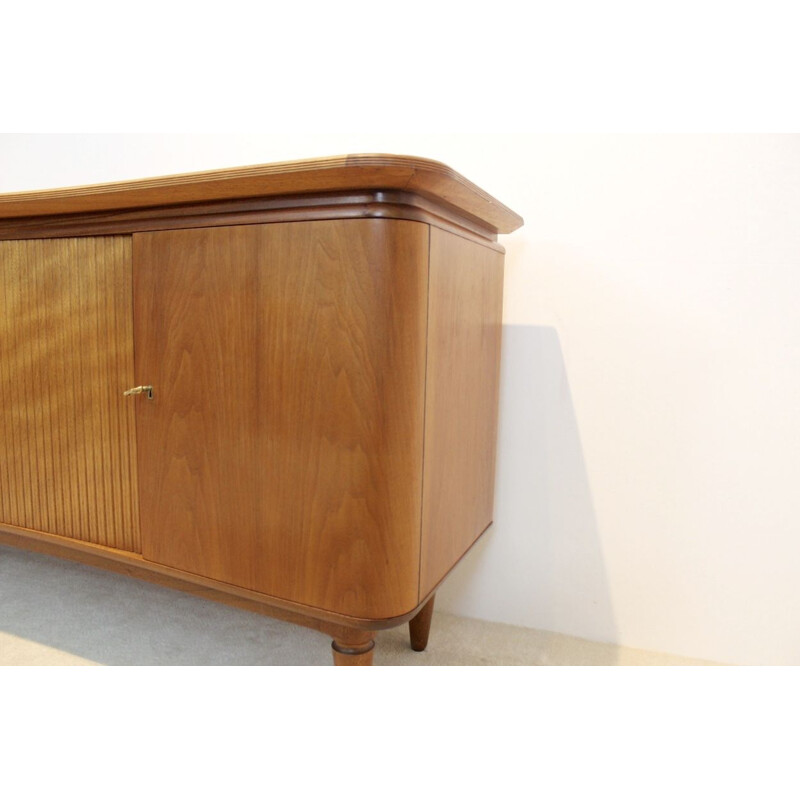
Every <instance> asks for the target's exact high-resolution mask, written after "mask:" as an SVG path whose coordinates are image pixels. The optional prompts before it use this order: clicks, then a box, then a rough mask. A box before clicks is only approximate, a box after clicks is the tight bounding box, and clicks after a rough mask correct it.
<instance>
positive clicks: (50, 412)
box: [0, 236, 141, 552]
mask: <svg viewBox="0 0 800 800" xmlns="http://www.w3.org/2000/svg"><path fill="white" fill-rule="evenodd" d="M131 291H132V290H131V241H130V237H126V236H116V237H98V238H92V239H52V240H46V241H38V240H31V241H9V242H0V521H2V522H5V523H8V524H10V525H15V526H18V527H22V528H30V529H33V530H37V531H44V532H46V533H54V534H58V535H61V536H66V537H70V538H74V539H81V540H83V541H87V542H93V543H95V544H101V545H105V546H107V547H114V548H118V549H122V550H128V551H132V552H140V550H141V546H140V542H139V517H138V502H137V500H138V492H137V487H136V470H135V466H134V465H135V460H136V453H135V446H136V443H135V430H134V416H133V415H134V409H133V407H132V406H131V404H130V402H129V401H128V400H127V399H126V398H124V397H123V395H122V393H123V392H124V391H125V390H126V389H128V388H130V386H131V385H132V384H131V381H132V380H133V320H132V318H131Z"/></svg>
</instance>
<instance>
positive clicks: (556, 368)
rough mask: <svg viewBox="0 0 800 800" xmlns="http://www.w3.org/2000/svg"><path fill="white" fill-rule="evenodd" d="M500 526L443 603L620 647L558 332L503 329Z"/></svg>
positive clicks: (460, 571)
mask: <svg viewBox="0 0 800 800" xmlns="http://www.w3.org/2000/svg"><path fill="white" fill-rule="evenodd" d="M500 387H501V388H500V420H499V432H498V453H497V484H496V492H495V514H494V525H493V526H492V527H491V528H489V530H488V531H487V533H486V535H485V536H484V537H483V539H482V540H481V541H480V542H479V543H478V544H477V545H476V546H475V547H474V548H473V550H472V551H471V552H470V553H469V554H468V555H467V556H466V558H465V559H464V560H463V561H462V562H461V564H460V565H459V566H458V567H457V568H456V570H455V571H454V572H453V574H452V575H451V576H450V578H449V579H448V580H447V581H445V583H444V584H443V586H442V588H441V589H440V591H439V593H438V596H437V605H438V607H439V608H441V609H442V610H447V611H451V612H452V613H455V614H460V615H462V616H467V617H477V618H481V619H488V620H491V621H495V622H505V623H509V624H512V625H521V626H524V627H528V628H538V629H541V630H546V631H556V632H558V633H564V634H568V635H570V636H578V637H583V638H590V639H594V640H600V641H605V642H615V641H617V630H616V626H615V622H614V613H613V608H612V605H611V597H610V592H609V585H608V577H607V574H606V569H605V564H604V561H603V554H602V550H601V546H600V540H599V535H598V529H597V521H596V518H595V512H594V507H593V503H592V497H591V492H590V489H589V482H588V476H587V471H586V464H585V461H584V457H583V450H582V447H581V442H580V435H579V431H578V423H577V419H576V416H575V409H574V407H573V404H572V396H571V394H570V390H569V384H568V382H567V375H566V370H565V367H564V358H563V355H562V352H561V345H560V343H559V338H558V333H557V332H556V330H555V329H554V328H551V327H541V326H533V325H506V326H504V327H503V355H502V365H501V382H500Z"/></svg>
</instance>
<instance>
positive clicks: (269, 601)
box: [0, 522, 491, 635]
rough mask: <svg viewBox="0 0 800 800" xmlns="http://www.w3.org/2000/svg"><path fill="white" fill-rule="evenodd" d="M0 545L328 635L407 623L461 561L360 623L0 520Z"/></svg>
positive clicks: (385, 628) (126, 553)
mask: <svg viewBox="0 0 800 800" xmlns="http://www.w3.org/2000/svg"><path fill="white" fill-rule="evenodd" d="M489 527H491V526H489ZM489 527H487V528H486V530H484V531H481V533H480V534H479V535H478V536H477V537H476V539H475V541H474V542H473V543H472V544H471V545H470V547H469V548H468V550H467V551H466V552H465V553H464V554H463V555H462V556H461V558H464V557H465V556H466V555H467V553H468V552H469V551H470V550H472V548H473V547H474V546H475V545H476V544H477V542H478V540H479V539H480V538H481V537H482V536H483V535H484V534H485V533H486V531H487V530H489ZM0 545H6V546H8V547H16V548H18V549H20V550H28V551H30V552H32V553H42V554H43V555H49V556H56V557H58V558H66V559H68V560H69V561H77V562H79V563H81V564H88V565H89V566H91V567H97V568H99V569H105V570H108V571H110V572H116V573H120V574H122V575H128V576H129V577H131V578H137V579H139V580H145V581H148V582H149V583H156V584H159V585H160V586H166V587H167V588H169V589H177V590H178V591H181V592H188V593H189V594H193V595H196V596H198V597H205V598H206V599H207V600H214V601H215V602H218V603H225V604H227V605H232V606H235V607H236V608H243V609H244V610H246V611H253V612H255V613H258V614H264V615H265V616H268V617H273V618H275V619H280V620H283V621H284V622H291V623H293V624H295V625H302V626H304V627H306V628H313V629H314V630H318V631H323V632H324V633H331V635H333V634H334V633H335V632H336V630H343V631H350V630H352V629H354V628H355V629H358V630H364V631H379V630H388V629H389V628H396V627H397V626H398V625H402V624H403V623H405V622H409V621H410V620H412V619H413V618H414V617H416V616H417V614H419V613H420V611H422V609H423V608H424V606H426V605H427V603H428V601H429V600H430V599H431V598H432V597H433V596H434V595H435V594H436V590H437V589H438V588H439V586H440V585H441V584H442V583H443V582H444V580H445V579H446V578H447V575H449V574H450V572H452V571H453V569H455V568H456V567H457V566H458V564H459V563H460V562H461V558H460V559H459V560H458V561H457V562H456V563H455V564H454V565H453V567H452V568H451V569H450V570H448V572H447V575H443V576H442V579H441V580H440V581H439V582H438V583H437V584H436V586H435V587H434V589H433V591H431V592H428V594H426V595H425V597H422V598H420V602H419V603H417V605H416V606H415V607H414V608H413V609H411V610H410V611H408V612H406V613H405V614H401V615H399V616H396V617H390V618H387V619H360V618H358V617H349V616H345V615H343V614H334V613H331V612H329V611H325V610H324V609H321V608H315V607H313V606H307V605H302V604H301V603H293V602H291V601H290V600H284V599H282V598H280V597H272V596H271V595H266V594H262V593H261V592H253V591H251V590H249V589H242V588H241V587H238V586H233V585H231V584H229V583H223V582H222V581H215V580H211V579H210V578H204V577H202V576H201V575H194V574H192V573H189V572H183V571H182V570H179V569H173V568H172V567H165V566H163V565H161V564H154V563H153V562H152V561H147V560H146V559H144V558H143V557H142V556H141V555H139V554H138V553H129V552H127V551H125V550H117V549H115V548H113V547H105V546H104V545H99V544H94V543H92V542H83V541H80V540H78V539H67V538H65V537H63V536H58V535H55V534H51V533H41V532H40V531H32V530H28V529H26V528H18V527H16V526H14V525H6V524H5V523H2V522H0Z"/></svg>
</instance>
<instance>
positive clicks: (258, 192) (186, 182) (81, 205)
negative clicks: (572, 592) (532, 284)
mask: <svg viewBox="0 0 800 800" xmlns="http://www.w3.org/2000/svg"><path fill="white" fill-rule="evenodd" d="M363 189H385V190H402V191H407V192H413V193H415V194H420V195H421V196H423V197H427V198H430V199H433V200H435V201H437V202H438V203H441V204H443V205H446V206H450V207H452V208H455V209H457V210H458V211H460V213H461V214H464V215H466V216H469V217H472V218H474V219H475V220H478V221H480V222H482V223H483V224H484V225H485V226H487V227H489V228H490V229H491V230H493V231H495V232H498V233H510V232H511V231H513V230H516V229H517V228H519V227H520V226H521V225H522V218H521V217H520V216H519V215H518V214H516V213H514V212H513V211H511V209H509V208H507V207H506V206H504V205H503V204H502V203H500V202H499V201H498V200H496V199H495V198H493V197H492V196H491V195H489V194H487V193H486V192H485V191H483V190H482V189H480V188H479V187H478V186H476V185H475V184H474V183H472V182H471V181H468V180H467V179H466V178H464V177H463V176H462V175H459V174H458V173H457V172H455V171H454V170H452V169H451V168H450V167H448V166H446V165H445V164H442V163H440V162H438V161H432V160H430V159H425V158H416V157H413V156H396V155H380V154H375V155H369V154H358V155H348V156H333V157H330V158H319V159H310V160H305V161H291V162H282V163H277V164H262V165H258V166H251V167H236V168H233V169H224V170H214V171H210V172H197V173H191V174H186V175H170V176H165V177H160V178H148V179H144V180H135V181H125V182H121V183H107V184H98V185H94V186H79V187H69V188H64V189H51V190H48V191H36V192H17V193H13V194H4V195H0V219H9V218H13V217H37V216H42V215H49V214H76V213H86V212H94V211H112V210H121V209H135V208H148V207H155V206H167V205H181V204H185V203H201V202H207V201H214V200H232V199H237V198H245V197H274V196H278V195H298V194H310V193H320V192H341V191H358V190H363Z"/></svg>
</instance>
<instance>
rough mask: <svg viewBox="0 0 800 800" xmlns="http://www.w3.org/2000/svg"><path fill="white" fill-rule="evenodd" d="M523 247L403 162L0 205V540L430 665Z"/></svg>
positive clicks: (470, 506) (477, 195)
mask: <svg viewBox="0 0 800 800" xmlns="http://www.w3.org/2000/svg"><path fill="white" fill-rule="evenodd" d="M521 224H522V220H521V219H520V218H519V217H518V216H517V215H516V214H514V213H513V212H512V211H510V210H509V209H507V208H506V207H505V206H503V205H502V204H500V203H498V202H497V201H496V200H494V199H493V198H491V197H489V196H488V195H486V194H485V193H484V192H482V191H481V190H480V189H478V188H477V187H476V186H474V185H473V184H471V183H470V182H469V181H466V180H465V179H464V178H462V177H461V176H459V175H458V174H457V173H455V172H453V171H452V170H450V169H449V168H448V167H445V166H444V165H442V164H439V163H437V162H433V161H428V160H425V159H418V158H410V157H402V156H346V157H340V158H331V159H321V160H318V161H306V162H292V163H286V164H275V165H266V166H260V167H248V168H242V169H237V170H225V171H219V172H210V173H198V174H195V175H183V176H173V177H168V178H158V179H151V180H145V181H132V182H128V183H122V184H106V185H102V186H95V187H84V188H79V189H60V190H53V191H49V192H29V193H22V194H16V195H3V196H0V348H1V349H0V542H2V543H4V544H11V545H16V546H20V547H25V548H28V549H32V550H37V551H41V552H46V553H51V554H56V555H61V556H65V557H67V558H73V559H77V560H80V561H84V562H87V563H90V564H93V565H96V566H102V567H106V568H110V569H113V570H117V571H119V572H123V573H126V574H129V575H134V576H136V577H140V578H144V579H147V580H152V581H156V582H159V583H162V584H166V585H168V586H172V587H175V588H179V589H183V590H185V591H190V592H194V593H197V594H200V595H203V596H206V597H209V598H213V599H216V600H221V601H223V602H228V603H232V604H234V605H238V606H240V607H244V608H248V609H250V610H254V611H260V612H262V613H266V614H270V615H272V616H277V617H280V618H282V619H286V620H289V621H292V622H297V623H299V624H303V625H307V626H310V627H314V628H317V629H318V630H322V631H326V632H328V633H330V635H331V636H332V637H333V650H334V661H335V663H344V664H368V663H371V659H372V648H373V646H374V641H373V634H374V631H376V630H379V629H382V628H387V627H391V626H394V625H398V624H401V623H403V622H405V621H410V625H411V638H412V646H413V647H414V648H415V649H424V647H425V645H426V642H427V637H428V630H429V627H430V619H431V612H432V609H433V598H434V593H435V591H436V588H437V586H438V585H439V584H440V583H441V581H442V580H443V579H444V578H445V576H446V575H447V573H448V572H449V571H450V570H451V569H452V568H453V566H454V565H455V564H456V562H457V561H458V560H459V559H460V558H461V557H462V556H463V555H464V553H465V552H466V551H467V550H468V549H469V548H470V547H471V546H472V544H473V543H474V542H475V541H476V539H477V538H478V537H479V536H480V535H481V534H482V533H483V532H484V531H485V530H486V528H487V527H488V526H489V525H490V523H491V521H492V502H493V486H494V465H495V439H496V429H497V405H498V377H499V355H500V339H501V314H502V289H503V249H502V248H501V247H500V246H499V245H498V244H497V241H496V240H497V234H498V233H505V232H510V231H512V230H514V229H515V228H517V227H519V225H521Z"/></svg>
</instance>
